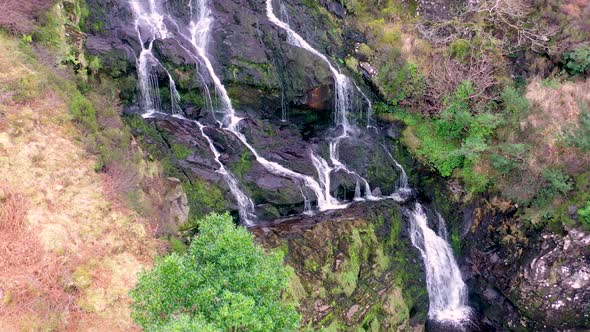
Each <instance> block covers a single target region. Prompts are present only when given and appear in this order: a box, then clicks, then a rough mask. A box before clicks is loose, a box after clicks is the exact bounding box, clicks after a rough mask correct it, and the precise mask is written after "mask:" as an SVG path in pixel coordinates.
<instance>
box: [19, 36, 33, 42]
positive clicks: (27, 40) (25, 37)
mask: <svg viewBox="0 0 590 332" xmlns="http://www.w3.org/2000/svg"><path fill="white" fill-rule="evenodd" d="M20 40H21V42H23V43H25V44H30V43H32V42H33V37H32V36H31V35H28V34H23V35H22V36H21V37H20Z"/></svg>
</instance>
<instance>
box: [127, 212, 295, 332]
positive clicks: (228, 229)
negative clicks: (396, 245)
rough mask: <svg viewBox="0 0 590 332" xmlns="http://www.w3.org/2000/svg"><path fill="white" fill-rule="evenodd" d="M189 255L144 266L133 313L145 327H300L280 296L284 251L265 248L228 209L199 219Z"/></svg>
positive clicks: (292, 309)
mask: <svg viewBox="0 0 590 332" xmlns="http://www.w3.org/2000/svg"><path fill="white" fill-rule="evenodd" d="M198 226H199V234H198V235H197V236H195V238H194V239H193V241H192V243H191V245H190V247H189V249H188V251H187V253H186V254H184V255H178V254H176V253H173V254H171V255H169V256H167V257H165V258H162V259H160V260H159V261H157V262H156V264H155V266H154V268H153V269H152V270H151V271H147V272H143V273H142V274H141V276H140V279H139V282H138V284H137V287H136V288H135V289H134V290H133V291H132V292H131V297H132V298H133V299H134V300H135V303H134V304H133V305H132V308H133V318H134V319H135V320H136V321H137V323H138V324H139V325H141V326H142V327H143V328H145V329H146V330H151V331H190V330H192V329H193V327H194V328H197V327H198V328H197V329H198V330H203V331H295V330H297V329H298V327H299V324H300V320H301V317H300V316H299V314H298V313H297V311H296V310H295V307H294V306H293V305H292V304H286V303H284V302H282V301H281V293H282V291H283V290H284V289H285V288H286V287H287V285H288V282H289V277H288V274H287V272H286V270H285V268H284V266H283V264H282V261H283V257H282V255H281V254H278V253H272V254H266V253H265V252H264V250H263V249H262V248H261V247H260V246H258V245H256V244H255V243H254V239H253V236H252V235H251V234H250V233H249V232H248V231H247V230H246V229H245V228H243V227H235V226H234V224H233V223H232V219H231V217H230V216H229V215H228V214H224V215H218V214H211V215H209V216H207V217H205V218H204V219H202V220H200V221H199V222H198Z"/></svg>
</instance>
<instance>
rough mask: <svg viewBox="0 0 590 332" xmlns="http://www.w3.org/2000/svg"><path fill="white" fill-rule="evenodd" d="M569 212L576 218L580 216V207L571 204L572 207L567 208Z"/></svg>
mask: <svg viewBox="0 0 590 332" xmlns="http://www.w3.org/2000/svg"><path fill="white" fill-rule="evenodd" d="M567 214H569V215H570V217H572V218H574V217H577V216H578V207H577V206H575V205H571V206H570V207H568V208H567Z"/></svg>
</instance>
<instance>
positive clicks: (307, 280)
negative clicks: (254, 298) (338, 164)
mask: <svg viewBox="0 0 590 332" xmlns="http://www.w3.org/2000/svg"><path fill="white" fill-rule="evenodd" d="M405 223H406V222H405V220H404V218H403V217H402V214H401V212H400V207H399V206H397V205H396V204H394V203H391V202H389V203H388V202H379V203H373V204H363V205H354V206H352V207H350V208H349V209H347V210H344V211H333V212H329V213H324V214H322V215H319V216H317V217H313V218H295V219H290V220H286V221H284V222H282V223H278V224H275V225H272V226H267V227H265V226H258V227H255V228H252V229H251V230H252V231H253V232H254V234H256V235H257V238H258V239H259V241H261V242H262V243H263V244H265V245H266V246H268V247H279V248H281V247H282V248H285V251H286V252H287V258H286V262H287V264H289V265H290V266H291V267H293V268H294V269H295V272H294V274H293V275H292V280H291V284H290V290H289V292H288V294H287V297H288V298H290V299H295V300H298V301H299V303H300V305H299V310H300V312H301V313H302V314H303V316H304V323H303V326H306V325H307V324H309V323H311V324H313V326H317V327H326V328H327V327H329V328H331V329H333V330H338V331H354V330H358V329H360V328H362V329H364V330H365V331H366V330H372V331H412V330H413V329H416V328H417V329H419V328H420V327H423V326H424V323H425V319H426V314H427V311H428V296H427V294H426V289H425V285H426V284H425V281H424V274H423V273H424V272H423V270H422V264H421V261H420V256H419V254H418V252H417V251H416V250H415V248H414V247H413V246H412V244H411V241H410V239H409V235H408V234H407V231H406V229H407V227H406V225H405Z"/></svg>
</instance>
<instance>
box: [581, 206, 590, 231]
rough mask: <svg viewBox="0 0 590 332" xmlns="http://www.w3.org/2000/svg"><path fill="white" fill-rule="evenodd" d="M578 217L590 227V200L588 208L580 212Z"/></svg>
mask: <svg viewBox="0 0 590 332" xmlns="http://www.w3.org/2000/svg"><path fill="white" fill-rule="evenodd" d="M578 215H579V216H580V218H581V219H582V221H583V222H584V223H586V224H588V225H589V226H590V200H588V202H586V206H585V207H584V208H583V209H579V210H578Z"/></svg>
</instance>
